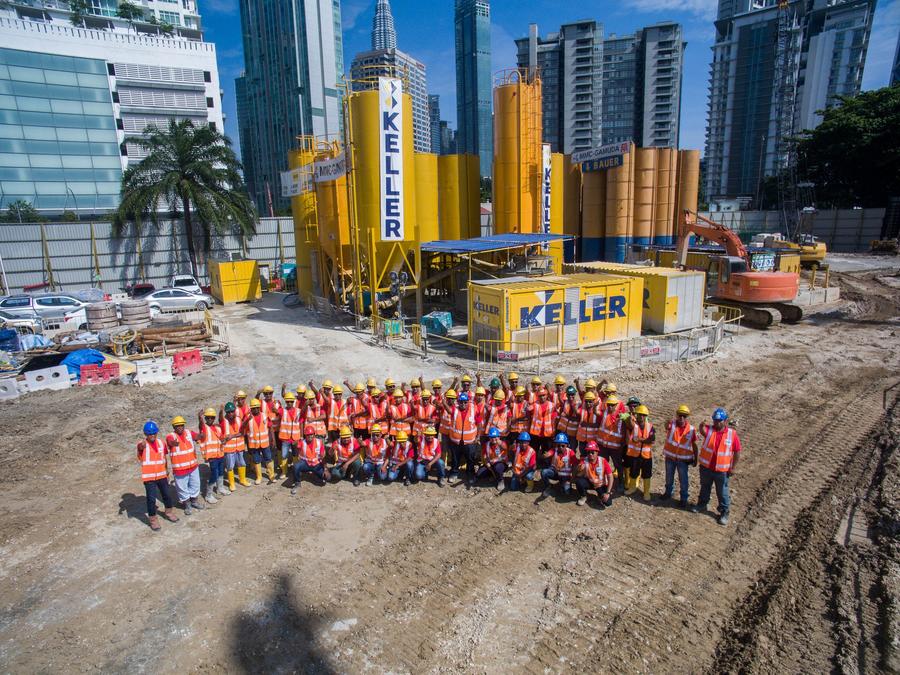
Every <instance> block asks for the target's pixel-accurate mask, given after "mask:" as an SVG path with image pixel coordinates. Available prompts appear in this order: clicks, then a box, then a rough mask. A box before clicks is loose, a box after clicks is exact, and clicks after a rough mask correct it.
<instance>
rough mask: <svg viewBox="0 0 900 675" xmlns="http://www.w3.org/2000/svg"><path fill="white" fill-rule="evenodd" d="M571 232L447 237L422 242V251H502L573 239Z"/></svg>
mask: <svg viewBox="0 0 900 675" xmlns="http://www.w3.org/2000/svg"><path fill="white" fill-rule="evenodd" d="M574 238H575V236H574V235H571V234H543V233H537V232H532V233H527V234H519V233H514V232H510V233H508V234H492V235H490V236H488V237H475V238H473V239H447V240H439V241H429V242H427V243H424V244H422V251H423V252H427V253H454V254H466V253H486V252H488V251H502V250H505V249H510V248H522V247H523V246H537V245H539V244H549V243H551V242H554V241H562V240H564V239H574Z"/></svg>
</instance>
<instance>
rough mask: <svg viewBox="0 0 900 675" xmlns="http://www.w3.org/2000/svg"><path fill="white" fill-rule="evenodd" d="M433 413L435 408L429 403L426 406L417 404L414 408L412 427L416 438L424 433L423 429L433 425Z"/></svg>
mask: <svg viewBox="0 0 900 675" xmlns="http://www.w3.org/2000/svg"><path fill="white" fill-rule="evenodd" d="M434 413H435V407H434V406H433V405H432V404H431V403H428V404H427V405H426V404H424V403H419V405H417V406H416V422H415V424H414V425H413V433H414V434H415V435H416V436H421V435H422V434H424V433H425V429H427V428H428V427H429V426H431V425H432V424H434Z"/></svg>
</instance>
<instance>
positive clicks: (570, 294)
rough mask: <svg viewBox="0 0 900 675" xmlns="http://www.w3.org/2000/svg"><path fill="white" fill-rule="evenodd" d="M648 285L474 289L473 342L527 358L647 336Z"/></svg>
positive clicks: (537, 282) (557, 279)
mask: <svg viewBox="0 0 900 675" xmlns="http://www.w3.org/2000/svg"><path fill="white" fill-rule="evenodd" d="M643 289H644V283H643V280H642V279H640V278H637V277H625V276H616V275H612V274H572V275H564V276H548V277H541V278H540V279H531V278H527V277H513V278H507V279H500V280H479V281H472V282H470V283H469V341H470V342H471V343H472V344H475V345H476V346H478V345H479V343H480V342H483V343H485V344H486V343H490V344H491V345H493V347H494V348H496V349H502V350H511V351H518V352H520V353H522V352H524V353H525V354H526V355H531V354H532V353H533V352H537V351H545V350H547V351H557V350H569V349H581V348H584V347H591V346H594V345H600V344H604V343H607V342H615V341H617V340H624V339H626V338H630V337H636V336H638V335H640V334H641V297H642V294H643Z"/></svg>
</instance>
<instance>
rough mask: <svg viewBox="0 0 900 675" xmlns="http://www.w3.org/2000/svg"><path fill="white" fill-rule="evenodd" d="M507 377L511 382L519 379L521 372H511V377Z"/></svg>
mask: <svg viewBox="0 0 900 675" xmlns="http://www.w3.org/2000/svg"><path fill="white" fill-rule="evenodd" d="M507 379H508V380H509V381H510V382H515V381H516V380H518V379H519V374H518V373H510V374H509V377H508V378H507Z"/></svg>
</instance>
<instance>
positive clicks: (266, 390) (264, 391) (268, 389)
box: [263, 384, 275, 394]
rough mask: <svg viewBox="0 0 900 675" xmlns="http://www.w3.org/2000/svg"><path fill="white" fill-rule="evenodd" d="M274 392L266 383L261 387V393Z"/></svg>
mask: <svg viewBox="0 0 900 675" xmlns="http://www.w3.org/2000/svg"><path fill="white" fill-rule="evenodd" d="M274 392H275V390H274V389H273V388H272V386H271V385H268V384H267V385H266V386H265V387H263V393H264V394H272V393H274Z"/></svg>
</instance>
